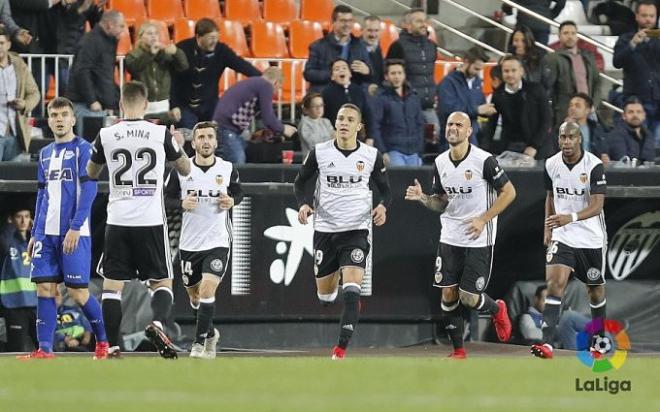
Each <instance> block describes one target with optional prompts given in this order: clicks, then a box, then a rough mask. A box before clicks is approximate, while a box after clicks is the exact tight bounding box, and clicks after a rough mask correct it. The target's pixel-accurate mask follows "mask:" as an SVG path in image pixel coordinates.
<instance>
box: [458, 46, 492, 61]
mask: <svg viewBox="0 0 660 412" xmlns="http://www.w3.org/2000/svg"><path fill="white" fill-rule="evenodd" d="M463 60H466V61H469V62H470V63H474V62H476V61H477V60H481V61H482V62H487V61H488V60H489V59H488V55H487V54H486V52H485V51H484V49H482V48H481V47H473V48H471V49H470V50H468V51H467V52H466V53H465V56H463Z"/></svg>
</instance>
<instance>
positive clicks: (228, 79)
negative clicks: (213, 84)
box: [218, 69, 237, 96]
mask: <svg viewBox="0 0 660 412" xmlns="http://www.w3.org/2000/svg"><path fill="white" fill-rule="evenodd" d="M236 77H237V76H236V72H235V71H233V70H232V69H225V71H224V72H223V73H222V76H220V81H219V82H218V96H222V94H223V93H224V92H225V90H227V89H228V88H230V87H231V86H233V85H234V84H236V81H237V80H236Z"/></svg>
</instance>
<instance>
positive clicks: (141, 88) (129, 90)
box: [121, 80, 149, 105]
mask: <svg viewBox="0 0 660 412" xmlns="http://www.w3.org/2000/svg"><path fill="white" fill-rule="evenodd" d="M148 96H149V95H148V92H147V86H145V85H144V83H142V82H139V81H137V80H131V81H128V82H126V83H124V86H123V87H122V88H121V99H122V101H123V102H124V103H126V104H129V105H131V104H135V103H138V102H140V101H142V100H147V98H148Z"/></svg>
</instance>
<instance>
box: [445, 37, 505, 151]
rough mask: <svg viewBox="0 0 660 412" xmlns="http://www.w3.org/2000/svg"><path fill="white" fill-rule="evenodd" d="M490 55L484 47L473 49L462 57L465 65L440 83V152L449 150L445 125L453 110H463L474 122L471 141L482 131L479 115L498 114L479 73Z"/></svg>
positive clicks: (474, 140) (473, 141) (473, 142)
mask: <svg viewBox="0 0 660 412" xmlns="http://www.w3.org/2000/svg"><path fill="white" fill-rule="evenodd" d="M487 61H488V56H486V54H485V53H484V52H483V50H481V49H479V48H477V47H475V48H472V49H470V50H469V51H468V52H467V53H466V55H465V57H464V58H463V65H462V66H461V67H460V68H458V69H456V70H454V71H453V72H451V73H449V74H448V75H447V76H445V78H444V79H442V81H441V82H440V84H438V118H439V119H440V151H444V150H447V148H448V145H447V141H446V139H445V125H446V123H447V118H448V117H449V115H450V114H452V113H454V112H463V113H466V114H467V115H468V116H470V120H471V121H472V136H471V137H470V143H472V144H477V133H479V122H478V121H477V117H478V116H492V115H494V114H495V113H496V111H495V106H494V105H493V104H492V103H486V97H485V96H484V92H483V90H482V88H481V87H482V82H481V78H480V77H479V73H480V72H481V71H482V70H483V68H484V63H485V62H487Z"/></svg>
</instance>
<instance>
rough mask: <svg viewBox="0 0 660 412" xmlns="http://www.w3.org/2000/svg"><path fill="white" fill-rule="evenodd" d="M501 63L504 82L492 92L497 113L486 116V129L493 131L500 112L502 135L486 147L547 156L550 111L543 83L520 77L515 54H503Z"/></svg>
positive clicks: (496, 150)
mask: <svg viewBox="0 0 660 412" xmlns="http://www.w3.org/2000/svg"><path fill="white" fill-rule="evenodd" d="M500 64H501V65H502V80H504V85H502V86H500V88H498V89H497V90H495V92H493V100H492V102H493V104H494V105H495V109H496V110H497V114H495V115H494V116H492V117H491V118H490V119H489V121H488V123H489V124H488V128H487V130H489V131H494V130H495V126H496V125H497V120H498V118H499V117H500V116H501V117H502V135H501V142H500V143H499V144H494V145H493V146H494V147H492V148H491V147H489V148H488V149H489V151H491V152H496V153H499V152H501V151H504V150H510V151H513V152H519V153H524V154H526V155H528V156H531V157H535V158H537V159H544V158H546V157H548V156H550V155H551V154H553V153H552V142H551V141H550V139H549V136H548V132H549V129H550V124H551V113H550V104H549V103H548V98H547V96H546V94H545V91H544V90H543V86H541V84H539V83H534V82H527V81H525V80H523V69H522V64H521V63H520V61H519V60H518V59H517V58H516V57H515V56H511V55H509V56H505V57H503V58H502V60H501V62H500ZM488 140H490V139H488Z"/></svg>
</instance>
